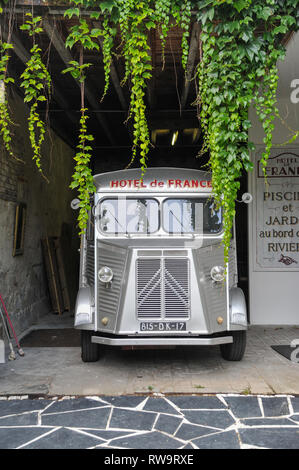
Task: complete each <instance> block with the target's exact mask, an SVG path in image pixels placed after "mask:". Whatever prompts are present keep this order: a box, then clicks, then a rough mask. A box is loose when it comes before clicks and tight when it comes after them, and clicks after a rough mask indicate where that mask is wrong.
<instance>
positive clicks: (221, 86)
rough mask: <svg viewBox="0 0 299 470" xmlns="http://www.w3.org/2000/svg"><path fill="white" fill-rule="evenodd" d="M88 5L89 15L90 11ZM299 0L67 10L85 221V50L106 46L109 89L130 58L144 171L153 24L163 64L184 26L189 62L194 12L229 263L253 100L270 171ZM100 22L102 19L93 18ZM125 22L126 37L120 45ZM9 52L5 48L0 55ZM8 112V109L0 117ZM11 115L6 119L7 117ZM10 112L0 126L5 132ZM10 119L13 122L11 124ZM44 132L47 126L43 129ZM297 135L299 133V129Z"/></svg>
mask: <svg viewBox="0 0 299 470" xmlns="http://www.w3.org/2000/svg"><path fill="white" fill-rule="evenodd" d="M83 10H84V19H83V16H82V14H81V13H82V11H83ZM298 10H299V0H198V1H195V0H141V1H139V0H105V1H100V0H73V1H70V2H69V8H67V10H66V12H65V15H66V16H67V17H69V18H73V19H75V18H77V24H75V25H74V26H72V28H71V30H70V34H69V36H68V38H67V40H66V47H70V48H72V47H74V46H75V45H76V47H77V48H78V49H79V51H80V59H79V61H76V60H74V61H72V62H70V64H69V67H68V68H67V69H66V70H65V71H64V72H65V73H66V72H69V73H71V74H72V75H73V76H74V78H76V79H77V80H79V81H80V87H81V120H80V132H79V144H78V152H77V154H76V157H75V160H76V167H75V173H74V176H73V181H72V184H71V187H72V188H77V189H78V191H79V195H80V201H81V203H80V204H81V206H80V215H79V226H80V229H81V232H82V231H83V230H84V229H85V226H86V221H87V211H88V210H89V208H90V205H89V196H90V193H92V192H93V191H94V185H93V182H92V176H91V171H90V165H89V164H90V159H91V151H92V147H91V142H92V140H93V136H92V135H91V134H89V133H88V130H87V119H88V116H87V108H86V106H85V103H84V82H85V76H86V73H87V72H88V68H89V67H90V66H91V64H88V63H84V60H83V59H84V50H86V49H94V50H99V49H100V47H99V44H100V45H101V49H102V54H103V64H104V89H103V91H102V95H101V96H100V97H99V100H103V99H104V97H105V95H106V94H107V92H108V88H109V81H110V68H111V64H112V58H113V56H115V57H120V56H122V57H123V59H124V64H125V71H124V76H123V77H122V82H121V84H122V85H124V84H125V83H127V84H128V86H129V89H130V105H129V112H128V119H132V121H133V146H132V158H131V162H130V163H129V165H130V164H131V163H132V162H133V161H134V160H135V159H136V157H137V156H138V157H139V160H140V166H141V178H142V177H143V175H144V173H145V171H146V167H147V162H148V154H149V151H150V148H151V142H150V134H149V129H148V124H147V116H146V99H145V93H146V87H147V84H148V81H149V80H150V79H151V78H152V73H153V69H152V59H151V51H150V45H149V35H150V32H151V30H156V29H157V30H158V32H159V36H160V40H161V47H162V68H163V67H164V63H165V44H166V39H167V36H168V34H169V31H170V29H171V28H172V27H173V26H179V27H180V28H181V30H182V42H181V45H182V67H183V68H184V69H186V66H187V62H188V53H189V51H188V47H189V46H188V44H189V35H190V26H191V18H192V17H193V20H197V21H198V22H199V24H200V28H201V47H200V50H201V54H200V55H201V60H200V63H199V64H198V65H197V80H198V90H199V93H198V97H197V104H198V105H199V107H200V124H201V128H202V130H203V133H204V145H203V148H202V151H201V153H204V152H205V151H209V154H210V161H209V164H210V169H211V171H212V185H213V192H214V194H215V198H216V202H217V204H218V206H221V207H222V208H223V213H224V231H225V233H224V254H225V261H226V262H227V261H228V254H229V246H230V238H231V228H232V222H233V217H234V215H235V201H236V198H237V192H238V190H239V186H240V184H239V179H240V176H241V174H242V172H243V171H250V170H251V169H252V162H251V161H250V151H251V150H253V148H254V147H253V144H252V143H250V142H249V139H248V132H249V129H250V126H251V122H250V120H249V117H248V111H249V107H250V106H251V105H252V104H254V105H255V109H256V112H257V115H258V118H259V120H260V122H261V124H262V126H263V129H264V132H265V138H264V144H265V149H264V152H263V155H262V158H261V163H262V167H263V169H264V174H265V175H266V165H267V160H268V157H269V154H270V150H271V147H272V133H273V129H274V119H275V117H277V116H279V114H278V110H277V106H276V90H277V83H278V74H277V61H278V60H279V59H282V58H283V56H284V53H285V50H284V47H283V46H282V39H283V36H284V35H285V34H286V33H287V32H289V31H296V30H298V23H299V22H298V17H299V13H298ZM40 20H41V19H40V17H37V18H33V17H32V16H30V15H29V16H28V18H27V21H26V23H25V25H24V26H23V27H22V29H24V30H27V31H28V32H29V34H30V35H31V36H32V37H33V39H34V38H35V34H37V33H38V32H40ZM95 20H96V27H90V24H91V23H92V22H94V21H95ZM117 30H119V32H120V43H119V44H115V42H116V38H117V37H118V36H117V34H116V33H117ZM31 54H32V58H31V60H30V61H29V63H28V64H27V68H26V71H25V72H24V74H23V75H22V78H23V83H22V86H23V87H24V89H25V102H27V103H31V113H30V126H29V129H30V136H31V142H32V146H33V150H34V159H35V160H36V163H37V166H38V167H39V169H40V151H41V143H42V140H43V135H44V127H43V125H42V122H41V121H40V119H39V115H38V111H37V108H38V102H39V101H42V100H44V99H46V98H45V95H44V93H42V90H44V88H45V87H46V88H48V90H49V89H50V77H49V75H48V73H47V71H46V69H45V67H44V66H43V64H42V61H41V57H40V49H39V48H38V46H37V44H35V43H34V45H33V48H32V50H31ZM3 55H4V56H5V54H2V57H3ZM0 119H1V117H0ZM5 119H6V118H5ZM5 119H2V120H1V122H0V124H1V127H0V132H1V133H2V135H4V133H5V128H6V127H7V126H6V124H5V122H8V121H6V120H5ZM5 126H6V127H5ZM38 131H39V133H38ZM294 135H296V136H297V135H298V133H297V132H295V133H294Z"/></svg>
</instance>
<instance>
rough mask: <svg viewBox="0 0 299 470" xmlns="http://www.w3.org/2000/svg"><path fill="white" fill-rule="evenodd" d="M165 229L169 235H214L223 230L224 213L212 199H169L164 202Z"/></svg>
mask: <svg viewBox="0 0 299 470" xmlns="http://www.w3.org/2000/svg"><path fill="white" fill-rule="evenodd" d="M162 212H163V229H164V230H165V231H166V232H168V233H195V234H201V233H205V234H208V233H209V234H214V233H219V232H221V230H222V211H221V209H217V208H216V206H215V202H214V200H213V199H211V198H209V199H208V198H180V199H174V198H169V199H166V200H165V201H164V202H163V211H162Z"/></svg>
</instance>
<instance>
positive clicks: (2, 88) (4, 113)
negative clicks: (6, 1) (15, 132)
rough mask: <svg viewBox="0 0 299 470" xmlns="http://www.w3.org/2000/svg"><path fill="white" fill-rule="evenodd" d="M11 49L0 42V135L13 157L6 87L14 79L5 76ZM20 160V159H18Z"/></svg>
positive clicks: (7, 44)
mask: <svg viewBox="0 0 299 470" xmlns="http://www.w3.org/2000/svg"><path fill="white" fill-rule="evenodd" d="M12 48H13V46H12V45H11V44H10V43H7V42H4V41H0V135H1V137H2V140H3V144H4V147H5V149H6V151H7V153H8V154H9V155H10V156H11V157H14V158H16V157H15V155H14V152H13V150H12V146H11V143H12V136H11V131H10V128H11V125H12V124H13V122H12V118H11V116H10V113H9V109H8V100H7V85H9V84H10V83H14V79H13V78H11V77H8V76H7V65H8V61H9V58H10V56H9V51H10V50H11V49H12ZM18 160H20V159H18Z"/></svg>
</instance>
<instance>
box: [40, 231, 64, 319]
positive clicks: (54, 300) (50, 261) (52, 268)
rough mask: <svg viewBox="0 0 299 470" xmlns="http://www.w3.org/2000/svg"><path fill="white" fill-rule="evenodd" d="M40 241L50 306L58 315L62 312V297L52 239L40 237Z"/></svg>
mask: <svg viewBox="0 0 299 470" xmlns="http://www.w3.org/2000/svg"><path fill="white" fill-rule="evenodd" d="M41 242H42V248H43V255H44V261H45V268H46V274H47V279H48V287H49V292H50V299H51V304H52V308H53V311H54V312H58V313H59V315H61V314H62V312H63V298H62V293H61V286H60V282H59V273H58V269H57V262H56V259H55V258H56V257H55V247H54V244H53V239H51V238H49V237H46V238H45V239H42V240H41Z"/></svg>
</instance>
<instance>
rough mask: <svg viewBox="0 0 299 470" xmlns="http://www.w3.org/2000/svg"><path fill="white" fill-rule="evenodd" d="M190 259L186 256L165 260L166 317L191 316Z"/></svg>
mask: <svg viewBox="0 0 299 470" xmlns="http://www.w3.org/2000/svg"><path fill="white" fill-rule="evenodd" d="M188 262H189V260H188V259H186V258H179V259H171V258H165V260H164V283H165V289H164V305H165V318H168V317H172V318H174V317H178V318H185V317H188V316H189V310H190V301H189V266H188Z"/></svg>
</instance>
